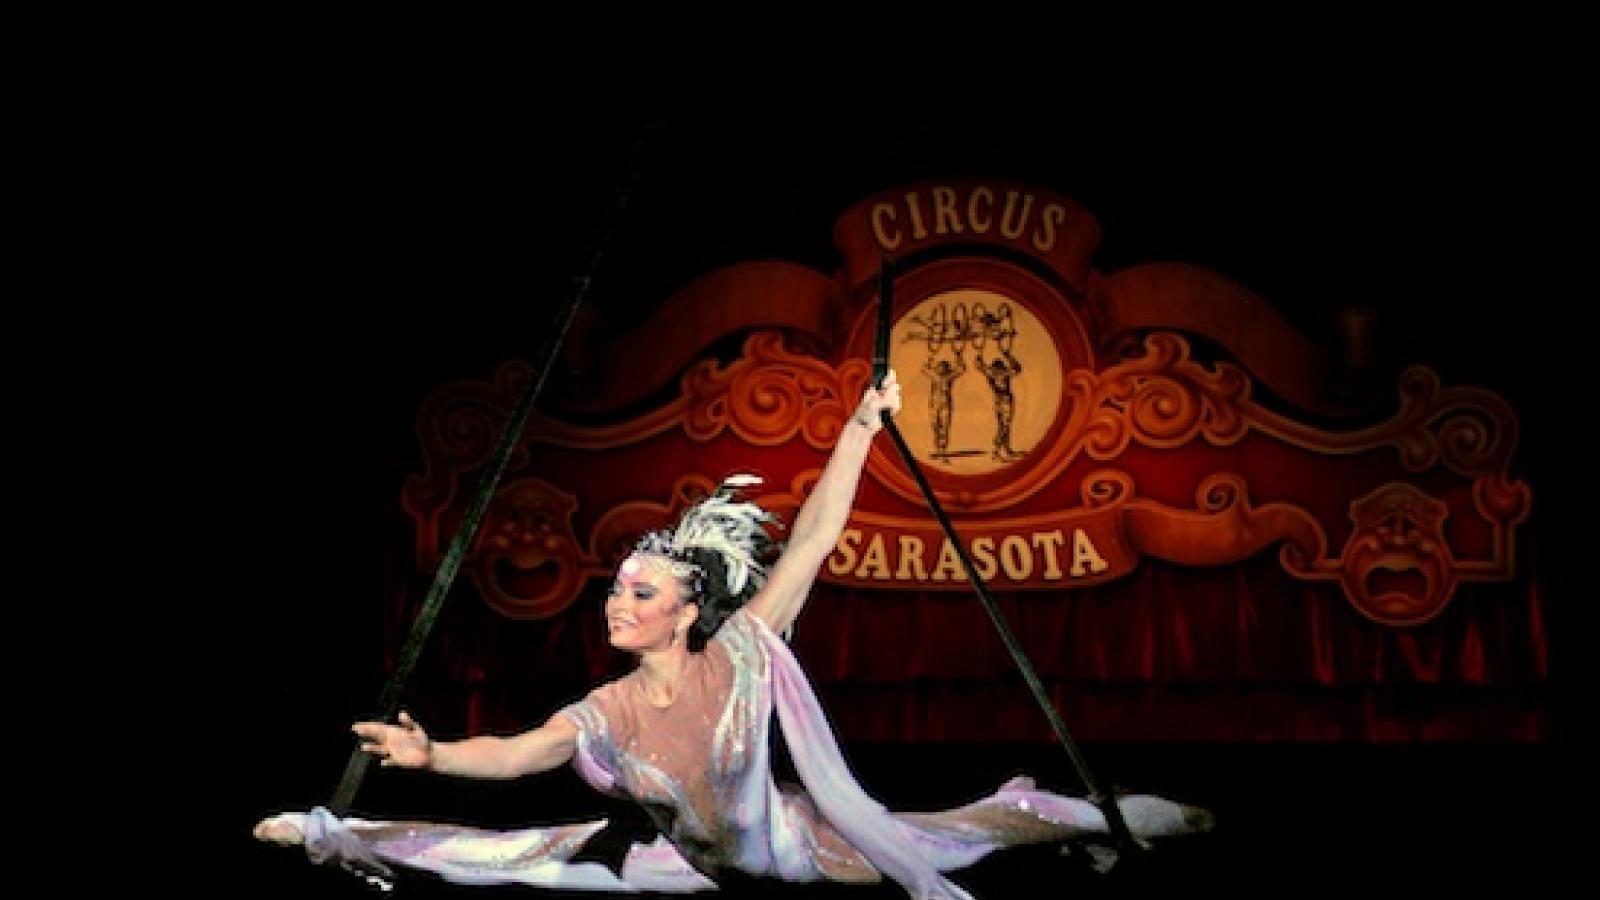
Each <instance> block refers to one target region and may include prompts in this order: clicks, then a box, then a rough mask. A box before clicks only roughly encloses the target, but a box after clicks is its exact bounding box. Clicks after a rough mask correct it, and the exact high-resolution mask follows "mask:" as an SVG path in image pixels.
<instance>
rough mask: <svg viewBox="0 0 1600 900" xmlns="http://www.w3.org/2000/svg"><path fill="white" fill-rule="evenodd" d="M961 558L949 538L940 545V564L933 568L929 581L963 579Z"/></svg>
mask: <svg viewBox="0 0 1600 900" xmlns="http://www.w3.org/2000/svg"><path fill="white" fill-rule="evenodd" d="M961 574H962V570H961V557H959V556H957V555H956V545H955V544H952V543H950V539H949V538H945V539H944V543H942V544H940V545H939V562H938V564H937V565H935V566H934V567H933V574H932V575H930V576H928V580H929V581H955V580H957V579H959V578H960V577H961Z"/></svg>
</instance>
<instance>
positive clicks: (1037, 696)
mask: <svg viewBox="0 0 1600 900" xmlns="http://www.w3.org/2000/svg"><path fill="white" fill-rule="evenodd" d="M893 297H894V269H893V265H892V263H891V262H890V260H889V258H888V257H887V256H885V257H884V258H883V261H882V264H881V265H880V266H879V269H878V330H877V334H876V335H875V336H874V338H875V339H874V341H873V351H872V383H873V385H874V386H877V387H880V388H881V387H882V386H883V379H884V378H885V376H887V375H888V373H889V329H890V323H891V320H892V318H893V312H892V307H893V305H894V300H893ZM883 427H884V430H885V431H887V432H888V433H889V438H890V439H891V440H892V441H894V446H895V449H896V450H898V451H900V458H901V459H903V460H904V461H905V464H906V468H907V469H908V470H910V472H911V477H912V478H913V479H915V480H916V482H917V487H918V488H920V489H921V490H922V496H923V497H924V498H925V499H926V500H927V501H928V509H929V511H930V512H932V513H933V517H934V518H935V519H937V520H938V522H939V527H940V528H942V529H944V533H945V536H946V537H947V538H949V541H950V546H952V547H954V548H955V551H956V556H957V557H959V558H960V559H961V566H962V568H964V569H965V570H966V572H967V578H968V579H969V580H970V581H971V582H972V589H973V590H974V591H975V592H976V593H977V595H978V599H979V600H980V601H982V602H983V608H984V611H985V612H987V613H988V614H989V621H991V622H993V623H994V627H995V630H996V631H998V632H999V633H1000V640H1001V641H1002V642H1003V643H1004V644H1005V645H1006V650H1007V651H1009V652H1010V653H1011V661H1012V662H1014V663H1016V665H1017V670H1018V671H1020V672H1021V673H1022V679H1023V680H1024V681H1026V682H1027V683H1028V690H1029V691H1030V692H1031V693H1032V694H1033V699H1034V700H1036V701H1038V703H1039V708H1040V709H1042V710H1044V715H1045V718H1047V719H1049V720H1050V727H1051V728H1052V729H1054V731H1055V733H1056V737H1057V738H1059V739H1060V741H1061V745H1062V746H1063V747H1066V748H1067V755H1068V756H1069V757H1071V758H1072V764H1073V766H1074V767H1076V768H1077V770H1078V777H1080V778H1082V779H1083V783H1084V786H1085V787H1087V788H1088V791H1089V800H1090V802H1092V803H1094V804H1095V805H1096V806H1098V807H1099V808H1100V811H1101V812H1102V813H1104V814H1105V817H1106V823H1107V826H1108V827H1109V828H1110V830H1111V835H1112V837H1113V838H1115V839H1116V841H1117V843H1118V844H1119V845H1121V846H1123V847H1124V848H1127V849H1129V850H1133V849H1136V848H1139V846H1140V845H1139V843H1138V842H1137V841H1135V840H1134V838H1133V832H1131V831H1129V830H1128V823H1127V822H1126V821H1124V820H1123V818H1122V810H1121V809H1119V808H1118V807H1117V804H1116V799H1115V798H1114V797H1110V796H1108V795H1106V794H1105V793H1104V792H1102V791H1101V790H1100V784H1099V782H1097V781H1096V780H1095V777H1094V773H1093V772H1091V771H1089V762H1088V760H1086V759H1085V758H1084V756H1083V753H1082V751H1080V750H1079V749H1078V744H1077V742H1076V741H1074V740H1073V739H1072V734H1071V732H1069V731H1067V723H1066V722H1065V721H1063V720H1062V718H1061V714H1060V713H1059V712H1057V711H1056V707H1055V704H1054V703H1052V702H1050V697H1049V695H1048V694H1046V693H1045V689H1044V683H1043V682H1041V681H1040V680H1039V675H1038V673H1037V672H1035V671H1034V668H1033V664H1032V663H1030V662H1029V661H1028V654H1027V653H1026V652H1025V651H1024V650H1023V649H1022V644H1021V643H1019V642H1018V641H1017V636H1016V635H1015V634H1013V633H1012V631H1011V626H1010V625H1007V624H1006V620H1005V617H1004V616H1002V615H1001V614H1000V606H999V604H997V603H996V602H995V599H994V597H993V595H991V594H990V593H989V589H988V588H987V587H985V586H984V583H983V579H982V578H981V577H979V575H978V569H977V567H976V566H974V565H973V563H972V557H970V556H968V555H967V548H966V545H965V544H963V543H962V542H961V536H960V535H958V534H957V533H956V527H955V525H954V524H953V523H952V522H951V521H950V517H949V516H948V515H946V514H945V511H944V507H943V505H941V504H940V503H939V499H938V498H937V497H935V496H934V493H933V486H932V485H930V484H929V483H928V477H927V476H926V475H924V474H923V472H922V466H921V465H920V464H919V463H918V462H917V459H916V456H914V455H913V454H912V452H911V447H910V445H908V444H907V443H906V439H905V437H904V436H902V435H901V434H900V429H899V428H898V427H896V425H895V423H894V418H893V417H892V416H891V415H890V414H889V411H888V410H884V411H883Z"/></svg>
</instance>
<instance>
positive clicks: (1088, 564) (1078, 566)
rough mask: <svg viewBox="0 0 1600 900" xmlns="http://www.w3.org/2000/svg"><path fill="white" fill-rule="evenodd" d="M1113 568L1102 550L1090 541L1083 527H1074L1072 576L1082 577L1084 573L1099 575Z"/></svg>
mask: <svg viewBox="0 0 1600 900" xmlns="http://www.w3.org/2000/svg"><path fill="white" fill-rule="evenodd" d="M1109 568H1111V564H1110V563H1108V562H1106V561H1105V558H1104V557H1102V556H1101V555H1100V551H1099V550H1096V549H1095V548H1094V544H1092V543H1090V542H1089V536H1088V535H1087V534H1084V533H1083V529H1082V528H1074V529H1072V577H1073V578H1082V577H1083V576H1084V575H1086V574H1087V575H1099V574H1100V573H1101V572H1104V571H1105V570H1107V569H1109Z"/></svg>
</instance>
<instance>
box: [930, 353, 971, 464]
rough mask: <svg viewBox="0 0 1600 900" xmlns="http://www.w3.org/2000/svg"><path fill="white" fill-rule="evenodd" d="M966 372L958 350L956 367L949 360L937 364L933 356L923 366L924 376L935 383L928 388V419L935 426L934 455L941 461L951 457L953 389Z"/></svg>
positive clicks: (953, 410) (953, 407)
mask: <svg viewBox="0 0 1600 900" xmlns="http://www.w3.org/2000/svg"><path fill="white" fill-rule="evenodd" d="M966 371H967V364H966V363H965V362H963V361H962V359H961V351H960V349H957V350H956V354H955V364H954V365H951V363H950V360H948V359H941V360H939V361H938V363H935V362H934V361H933V357H931V356H930V357H929V358H928V360H927V361H926V362H924V363H923V364H922V374H924V375H926V376H928V379H929V380H930V381H931V382H933V384H932V385H931V386H930V387H929V388H928V419H929V421H930V422H931V423H932V424H933V446H934V451H933V455H934V456H935V457H937V458H939V459H948V458H949V457H950V416H951V415H952V414H953V413H954V412H955V397H954V396H953V395H952V393H951V388H953V387H954V386H955V381H956V379H957V378H960V377H961V376H962V375H963V374H965V373H966Z"/></svg>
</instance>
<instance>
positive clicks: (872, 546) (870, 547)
mask: <svg viewBox="0 0 1600 900" xmlns="http://www.w3.org/2000/svg"><path fill="white" fill-rule="evenodd" d="M856 577H857V578H871V579H872V580H873V581H888V580H889V554H888V552H887V551H886V550H884V548H883V535H881V534H875V535H873V536H872V540H871V542H869V543H868V544H867V552H866V553H864V554H862V557H861V565H860V566H858V567H857V568H856Z"/></svg>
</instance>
